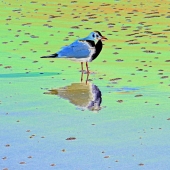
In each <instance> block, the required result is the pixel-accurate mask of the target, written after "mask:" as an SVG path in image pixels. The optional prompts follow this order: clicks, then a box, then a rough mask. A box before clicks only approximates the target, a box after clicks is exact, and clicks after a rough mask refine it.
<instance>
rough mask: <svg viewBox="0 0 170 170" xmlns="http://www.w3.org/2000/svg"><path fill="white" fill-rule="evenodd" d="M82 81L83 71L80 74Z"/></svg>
mask: <svg viewBox="0 0 170 170" xmlns="http://www.w3.org/2000/svg"><path fill="white" fill-rule="evenodd" d="M82 81H83V71H82V72H81V82H82Z"/></svg>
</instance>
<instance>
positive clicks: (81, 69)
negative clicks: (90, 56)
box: [81, 62, 83, 72]
mask: <svg viewBox="0 0 170 170" xmlns="http://www.w3.org/2000/svg"><path fill="white" fill-rule="evenodd" d="M81 72H83V62H81Z"/></svg>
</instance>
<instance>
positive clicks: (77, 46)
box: [41, 31, 107, 74]
mask: <svg viewBox="0 0 170 170" xmlns="http://www.w3.org/2000/svg"><path fill="white" fill-rule="evenodd" d="M104 40H107V38H106V37H105V36H102V34H101V33H100V32H99V31H93V32H91V33H90V34H89V35H88V36H87V37H85V38H79V39H77V40H75V41H74V42H73V43H71V44H70V45H68V46H64V47H62V48H61V49H60V50H59V51H58V52H56V53H54V54H51V55H49V56H42V57H41V58H67V59H71V60H73V61H79V62H81V71H82V72H83V62H86V70H87V73H88V74H89V73H90V71H89V69H88V62H92V61H93V60H94V59H96V58H97V56H98V55H99V54H100V52H101V50H102V48H103V43H102V41H104Z"/></svg>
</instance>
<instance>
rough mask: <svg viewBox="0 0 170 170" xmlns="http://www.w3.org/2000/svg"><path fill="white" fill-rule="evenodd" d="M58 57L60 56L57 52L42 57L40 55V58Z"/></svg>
mask: <svg viewBox="0 0 170 170" xmlns="http://www.w3.org/2000/svg"><path fill="white" fill-rule="evenodd" d="M57 57H58V54H57V53H55V54H51V55H49V56H42V57H40V58H57Z"/></svg>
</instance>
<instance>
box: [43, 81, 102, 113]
mask: <svg viewBox="0 0 170 170" xmlns="http://www.w3.org/2000/svg"><path fill="white" fill-rule="evenodd" d="M44 94H51V95H58V96H60V97H61V98H64V99H67V100H69V101H70V103H72V104H74V105H76V106H78V107H81V108H87V109H89V110H92V111H94V110H97V111H98V110H100V109H101V107H100V104H101V102H102V97H101V96H102V94H101V91H100V90H99V88H98V87H97V86H96V85H94V84H91V83H88V84H86V83H72V84H71V85H69V86H66V87H61V88H58V89H52V90H49V91H48V92H45V93H44Z"/></svg>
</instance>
